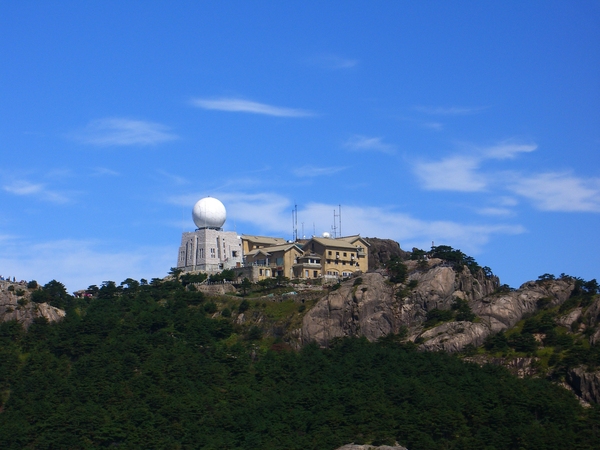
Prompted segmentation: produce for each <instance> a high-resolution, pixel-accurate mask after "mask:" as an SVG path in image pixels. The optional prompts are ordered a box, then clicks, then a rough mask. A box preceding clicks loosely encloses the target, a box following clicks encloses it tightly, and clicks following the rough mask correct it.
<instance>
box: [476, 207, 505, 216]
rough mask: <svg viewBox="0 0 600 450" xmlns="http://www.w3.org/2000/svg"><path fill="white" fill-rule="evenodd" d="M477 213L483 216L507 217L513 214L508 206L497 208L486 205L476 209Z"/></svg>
mask: <svg viewBox="0 0 600 450" xmlns="http://www.w3.org/2000/svg"><path fill="white" fill-rule="evenodd" d="M477 212H478V213H479V214H481V215H483V216H498V217H508V216H512V215H514V212H513V211H512V210H511V209H508V208H498V207H493V206H490V207H487V208H481V209H479V210H478V211H477Z"/></svg>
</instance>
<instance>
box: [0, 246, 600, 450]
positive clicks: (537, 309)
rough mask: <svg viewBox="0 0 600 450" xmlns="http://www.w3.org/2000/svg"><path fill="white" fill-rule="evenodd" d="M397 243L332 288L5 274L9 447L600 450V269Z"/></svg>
mask: <svg viewBox="0 0 600 450" xmlns="http://www.w3.org/2000/svg"><path fill="white" fill-rule="evenodd" d="M392 248H393V247H392ZM380 253H381V254H385V255H388V256H384V258H386V261H384V262H381V263H380V264H382V265H383V264H385V267H386V268H385V269H383V268H380V269H377V270H375V271H373V272H369V273H366V274H362V275H361V276H360V277H355V278H351V279H348V280H345V281H342V282H341V283H339V284H337V285H333V286H314V285H306V284H302V283H292V282H286V281H285V280H280V281H281V284H279V285H278V284H277V282H276V281H265V282H261V283H259V284H256V285H252V286H250V287H248V286H246V287H245V288H244V287H242V286H233V285H230V284H219V283H217V284H212V285H207V284H206V281H203V280H204V277H197V278H194V277H190V276H187V275H180V274H178V273H174V274H173V276H170V277H167V278H165V279H163V280H160V279H153V280H152V281H151V282H150V283H148V282H145V280H142V281H141V282H138V281H136V280H132V279H126V280H125V281H123V282H122V283H121V284H120V285H117V284H116V283H114V282H106V283H104V284H103V285H102V286H101V287H99V288H98V287H90V289H89V290H88V295H89V296H84V297H82V298H74V297H72V296H69V295H68V294H67V293H66V292H65V291H64V287H62V285H61V284H60V283H59V282H57V281H52V282H50V283H48V284H47V285H46V286H44V287H41V288H38V287H36V286H35V284H33V283H30V284H29V286H30V287H27V286H26V285H19V284H18V283H17V284H13V283H8V284H5V285H3V286H2V287H3V289H2V291H0V295H4V297H2V298H4V300H3V301H4V304H5V310H3V311H4V312H5V316H4V322H3V323H2V324H0V358H1V361H2V364H1V365H0V392H1V396H0V447H1V448H8V449H11V448H15V449H16V448H19V449H21V448H98V447H104V446H110V447H117V448H206V449H217V448H219V449H220V448H248V449H251V448H272V449H294V448H297V449H307V448H314V449H335V448H338V447H341V446H342V445H345V444H348V443H350V442H354V443H356V444H371V445H384V444H386V445H393V444H394V443H396V442H397V443H399V444H401V445H402V446H405V447H407V448H409V449H411V450H413V449H433V448H498V449H499V448H531V449H545V448H547V449H550V448H561V449H562V448H582V449H583V448H597V445H596V444H597V442H598V441H599V440H600V430H599V428H598V423H600V407H598V406H597V405H596V402H598V397H597V393H598V392H599V389H598V385H599V384H598V376H597V374H598V372H597V368H598V366H599V365H600V352H599V351H598V341H599V340H600V331H599V330H600V327H599V326H598V316H599V313H600V299H599V297H598V295H597V292H598V286H597V284H596V283H595V281H594V280H592V281H589V282H586V281H584V280H580V279H576V278H572V277H568V276H562V277H559V278H555V277H553V276H551V275H547V274H546V275H544V276H542V277H540V279H539V280H536V281H532V282H528V283H524V284H523V285H522V286H521V287H520V288H519V289H516V290H513V289H510V288H508V287H507V286H503V285H501V284H500V281H499V280H498V279H497V277H495V276H494V275H493V274H492V273H491V270H489V269H488V268H481V267H479V266H478V265H477V263H476V262H475V261H474V260H473V259H472V258H469V257H468V256H466V255H464V254H462V253H461V252H459V251H457V250H454V249H451V248H449V247H438V248H436V249H435V251H434V252H433V253H431V254H429V255H424V254H423V253H421V252H419V251H415V252H412V253H404V252H403V253H402V254H396V255H389V252H387V251H382V252H380ZM411 258H413V259H411ZM10 286H13V287H12V289H10V290H9V287H10ZM61 287H62V288H61ZM17 292H18V293H17ZM7 302H8V303H7ZM9 303H10V305H9ZM11 305H12V306H11ZM8 309H12V311H8ZM6 311H8V312H6ZM44 311H54V312H55V313H56V314H53V315H44ZM15 313H17V315H15ZM9 314H10V315H9ZM15 319H18V320H21V321H22V323H23V324H24V325H25V326H26V327H27V329H25V328H24V327H23V326H22V325H21V323H19V322H17V321H16V320H15ZM51 322H52V323H51ZM502 366H504V367H502ZM507 368H508V369H507ZM515 375H519V376H521V377H522V378H518V377H517V376H515ZM561 383H563V385H566V384H567V383H568V384H569V385H570V386H571V389H572V390H574V392H575V393H576V394H578V395H579V396H580V398H582V399H583V400H585V401H586V402H588V404H591V406H589V405H588V407H586V408H583V407H582V406H580V404H579V403H578V401H577V398H576V396H575V395H573V393H572V392H569V391H568V390H566V389H564V387H562V386H560V384H561Z"/></svg>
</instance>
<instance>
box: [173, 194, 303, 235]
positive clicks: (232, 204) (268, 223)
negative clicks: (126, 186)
mask: <svg viewBox="0 0 600 450" xmlns="http://www.w3.org/2000/svg"><path fill="white" fill-rule="evenodd" d="M209 194H210V195H211V196H213V197H216V198H218V199H219V200H221V201H222V202H223V203H224V204H225V205H227V206H226V207H227V222H226V223H225V227H227V228H228V229H232V228H234V227H236V224H237V223H238V222H244V223H250V224H253V225H254V226H255V227H257V228H259V229H261V230H263V231H262V232H276V233H284V234H285V233H286V232H287V233H288V234H289V235H291V211H292V202H291V201H290V200H288V199H287V198H285V197H283V196H282V195H279V194H272V193H267V192H264V193H256V194H246V193H242V192H210V193H206V192H204V193H193V194H187V195H181V196H175V197H170V198H168V199H167V202H168V203H171V204H174V205H178V206H183V207H189V206H190V205H193V204H195V203H196V202H197V201H198V199H200V198H202V197H206V196H207V195H209Z"/></svg>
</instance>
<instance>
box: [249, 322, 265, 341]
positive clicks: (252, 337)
mask: <svg viewBox="0 0 600 450" xmlns="http://www.w3.org/2000/svg"><path fill="white" fill-rule="evenodd" d="M261 338H262V330H261V329H260V328H259V327H257V326H256V325H253V326H252V328H250V331H249V332H248V340H249V341H258V340H260V339H261Z"/></svg>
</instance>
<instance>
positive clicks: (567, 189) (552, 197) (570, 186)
mask: <svg viewBox="0 0 600 450" xmlns="http://www.w3.org/2000/svg"><path fill="white" fill-rule="evenodd" d="M508 188H509V189H510V190H511V191H512V192H514V193H515V194H517V195H520V196H522V197H525V198H527V199H528V200H530V201H532V202H533V204H534V205H535V206H536V207H537V208H538V209H541V210H543V211H563V212H600V178H590V179H584V178H580V177H576V176H574V175H572V174H570V173H559V172H548V173H540V174H534V175H530V176H522V177H519V178H518V179H516V180H514V181H513V182H512V183H510V185H509V186H508Z"/></svg>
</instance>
